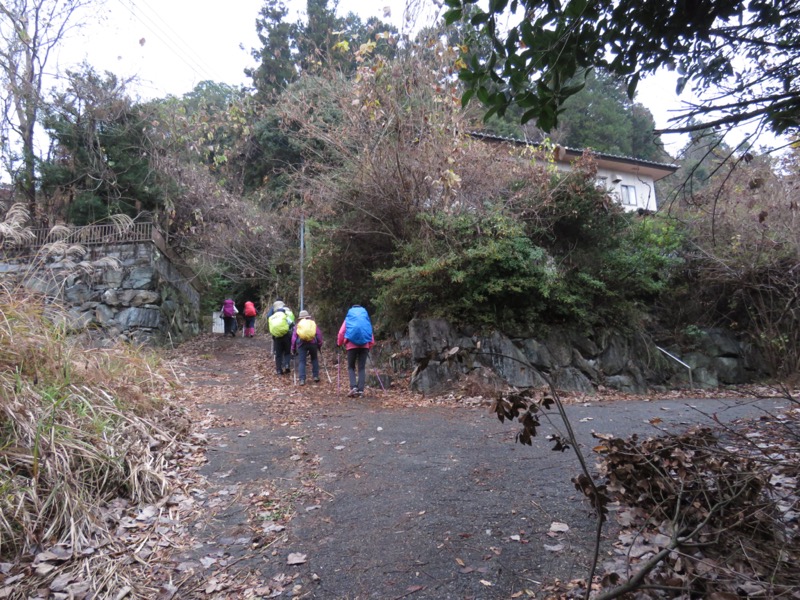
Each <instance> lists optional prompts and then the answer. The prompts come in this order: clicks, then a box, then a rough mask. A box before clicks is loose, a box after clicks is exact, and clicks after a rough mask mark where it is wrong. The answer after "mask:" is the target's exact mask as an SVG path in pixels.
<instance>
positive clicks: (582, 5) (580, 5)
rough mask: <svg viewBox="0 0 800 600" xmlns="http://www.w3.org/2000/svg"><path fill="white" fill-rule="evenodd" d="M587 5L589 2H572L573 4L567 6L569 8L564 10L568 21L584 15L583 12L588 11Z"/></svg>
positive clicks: (574, 0) (583, 0)
mask: <svg viewBox="0 0 800 600" xmlns="http://www.w3.org/2000/svg"><path fill="white" fill-rule="evenodd" d="M587 4H588V0H572V2H570V3H569V4H567V8H565V9H564V16H565V17H567V18H568V19H577V18H579V17H580V16H581V15H582V14H583V11H585V10H586V5H587Z"/></svg>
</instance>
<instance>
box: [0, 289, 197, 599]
mask: <svg viewBox="0 0 800 600" xmlns="http://www.w3.org/2000/svg"><path fill="white" fill-rule="evenodd" d="M57 310H58V309H57V307H54V306H52V305H48V306H47V314H48V316H50V315H52V313H53V312H54V311H57ZM61 321H62V322H63V319H62V320H61ZM57 322H58V321H53V320H52V319H50V318H46V317H45V306H44V302H43V300H42V299H41V298H40V297H36V296H32V295H23V294H22V293H21V292H20V291H19V290H8V289H4V288H2V287H0V391H1V393H0V491H1V492H2V494H0V557H2V559H3V560H8V561H13V560H15V558H18V557H20V556H24V555H27V554H36V553H37V552H40V551H41V550H42V549H44V548H52V547H59V548H62V549H66V550H67V552H68V553H69V554H71V555H72V556H79V555H81V554H88V553H90V552H92V551H93V550H94V549H95V548H97V547H98V546H100V545H102V544H103V543H108V540H110V539H111V538H112V536H113V532H112V531H110V529H112V528H113V527H115V523H114V521H113V520H112V519H108V518H107V517H108V514H107V513H108V510H107V509H106V508H105V507H107V506H108V504H109V503H110V502H111V501H112V500H114V499H116V498H119V497H122V498H125V499H126V501H127V504H149V503H153V502H155V501H157V500H158V499H159V498H161V497H163V495H164V494H165V493H166V492H167V488H168V480H167V475H166V472H167V470H168V469H167V458H166V457H167V456H169V455H170V453H171V450H170V449H171V448H173V449H174V446H175V445H176V444H177V439H176V437H177V436H179V435H180V434H181V433H183V432H185V429H186V426H187V421H186V420H185V419H183V418H182V417H181V415H180V414H179V412H178V411H177V410H176V409H175V408H174V407H173V406H171V404H170V403H169V400H168V398H169V395H170V394H171V393H172V390H173V382H172V381H171V380H170V378H168V377H166V376H165V375H164V374H163V373H162V372H161V371H160V370H159V365H158V359H157V357H156V356H155V355H154V354H148V353H146V352H144V351H143V350H142V349H137V348H133V347H130V346H117V347H114V348H110V349H87V348H83V347H82V346H80V345H79V342H78V341H77V339H78V338H75V337H70V336H68V335H66V333H65V330H64V328H63V326H59V325H57V324H56V323H57ZM104 540H105V542H104ZM92 560H93V561H94V562H95V563H98V564H99V562H102V561H97V560H96V559H92ZM103 564H104V565H105V566H104V567H103V569H104V570H106V571H107V570H108V569H107V567H108V564H109V563H107V562H106V563H103ZM84 568H86V565H84ZM95 575H97V574H95ZM95 578H96V577H95ZM88 579H92V578H91V577H89V578H88ZM92 587H94V585H93V586H92Z"/></svg>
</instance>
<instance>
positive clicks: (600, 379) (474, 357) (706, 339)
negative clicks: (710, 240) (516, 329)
mask: <svg viewBox="0 0 800 600" xmlns="http://www.w3.org/2000/svg"><path fill="white" fill-rule="evenodd" d="M401 346H406V347H407V350H408V351H409V353H410V355H411V361H412V365H413V374H412V378H411V387H412V389H414V390H416V391H419V392H423V393H439V392H443V391H446V390H448V389H450V388H453V387H455V385H456V384H457V382H458V381H459V380H461V379H462V378H464V377H466V376H467V375H470V374H475V373H477V374H480V375H482V376H483V377H485V378H487V379H494V380H495V381H500V382H502V383H503V384H506V385H510V386H514V387H517V388H540V387H546V386H548V385H549V384H548V382H552V384H553V386H554V387H555V388H556V389H558V390H562V391H570V392H581V393H586V394H592V393H594V392H596V391H597V390H598V389H601V388H608V389H615V390H619V391H622V392H629V393H634V394H643V393H646V392H647V391H648V390H651V389H657V388H661V389H663V388H666V387H686V386H688V385H689V384H690V383H691V385H693V386H695V387H701V388H712V387H717V386H718V385H727V384H730V385H733V384H741V383H747V382H750V381H754V380H758V379H761V378H764V377H765V376H767V375H768V373H767V372H766V369H765V367H764V365H763V361H761V360H760V359H759V357H758V355H757V354H756V353H755V352H754V350H753V348H752V346H751V345H750V344H748V343H746V342H745V341H742V340H739V339H738V338H737V337H736V336H735V335H734V334H733V333H732V332H728V331H724V330H720V329H709V330H707V331H705V332H703V334H702V335H701V337H700V339H699V340H698V343H697V344H696V345H695V347H694V348H692V349H682V348H678V347H669V348H663V350H666V351H667V352H669V353H670V354H672V355H673V356H675V357H678V358H680V359H681V360H682V361H683V362H684V363H686V365H688V366H689V367H690V368H689V369H687V368H686V367H684V366H683V365H681V364H680V363H678V362H676V361H674V360H673V359H671V358H669V357H668V356H667V355H665V354H664V352H662V349H659V347H658V346H657V345H656V344H655V343H654V342H653V340H652V339H651V338H650V337H649V336H648V335H646V334H644V333H637V334H624V333H622V332H620V331H616V330H610V329H607V330H599V331H595V332H592V333H590V334H582V333H576V332H574V331H570V330H569V329H566V328H549V329H548V330H547V332H546V333H545V334H543V335H542V336H540V337H536V338H533V337H531V338H510V337H508V336H506V335H504V334H503V333H500V332H498V331H495V332H491V333H489V334H485V335H476V334H466V333H464V332H460V331H458V330H457V329H455V328H454V327H452V326H451V325H450V324H449V323H448V322H447V321H445V320H442V319H415V320H413V321H411V323H409V334H408V337H407V338H405V339H403V340H401Z"/></svg>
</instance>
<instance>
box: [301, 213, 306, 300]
mask: <svg viewBox="0 0 800 600" xmlns="http://www.w3.org/2000/svg"><path fill="white" fill-rule="evenodd" d="M305 233H306V217H305V215H300V310H303V294H304V293H305V278H304V275H305V274H304V272H303V264H304V263H305V253H306V240H305Z"/></svg>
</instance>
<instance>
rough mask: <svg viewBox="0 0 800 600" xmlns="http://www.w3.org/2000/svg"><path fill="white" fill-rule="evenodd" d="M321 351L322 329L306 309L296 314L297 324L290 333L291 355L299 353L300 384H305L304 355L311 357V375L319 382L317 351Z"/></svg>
mask: <svg viewBox="0 0 800 600" xmlns="http://www.w3.org/2000/svg"><path fill="white" fill-rule="evenodd" d="M320 351H322V331H321V330H320V328H319V327H317V324H316V323H315V322H314V319H312V318H311V315H310V314H308V311H307V310H301V311H300V314H299V315H297V324H296V325H295V328H294V333H292V356H295V355H299V356H300V362H299V364H298V365H297V378H298V379H299V380H300V385H305V384H306V355H308V356H310V357H311V375H312V376H313V377H314V383H319V353H320Z"/></svg>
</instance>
